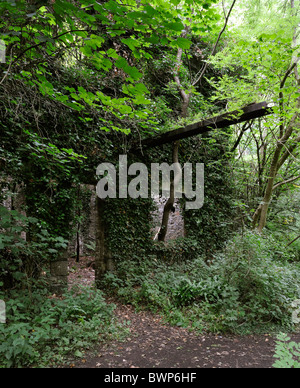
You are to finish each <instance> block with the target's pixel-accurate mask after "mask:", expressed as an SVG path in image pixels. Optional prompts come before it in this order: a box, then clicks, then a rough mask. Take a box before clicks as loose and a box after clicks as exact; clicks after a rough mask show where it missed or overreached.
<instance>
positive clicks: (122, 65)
mask: <svg viewBox="0 0 300 388" xmlns="http://www.w3.org/2000/svg"><path fill="white" fill-rule="evenodd" d="M115 66H116V67H117V68H118V69H121V70H123V71H124V72H125V73H126V74H128V75H129V76H130V78H129V80H130V81H138V80H139V79H140V78H141V77H142V73H140V72H139V71H138V70H137V68H136V67H133V66H130V65H128V62H127V61H126V59H125V58H123V57H119V58H118V59H117V61H116V62H115Z"/></svg>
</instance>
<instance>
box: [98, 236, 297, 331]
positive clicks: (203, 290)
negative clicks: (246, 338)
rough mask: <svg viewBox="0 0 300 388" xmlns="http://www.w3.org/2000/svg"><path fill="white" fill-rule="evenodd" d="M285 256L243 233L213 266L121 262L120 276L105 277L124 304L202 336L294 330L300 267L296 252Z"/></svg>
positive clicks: (272, 243)
mask: <svg viewBox="0 0 300 388" xmlns="http://www.w3.org/2000/svg"><path fill="white" fill-rule="evenodd" d="M283 253H284V252H283V250H282V244H281V242H278V241H276V239H274V237H273V236H272V235H269V236H265V237H260V236H258V235H257V234H254V233H252V232H245V234H244V235H243V236H237V237H235V238H234V239H232V240H231V241H229V242H228V243H227V245H226V247H225V249H224V250H223V251H222V252H220V253H218V254H216V255H214V257H213V258H212V259H211V260H210V262H205V258H203V257H199V258H198V259H196V260H193V261H186V262H185V263H183V262H180V263H174V262H173V263H172V264H170V263H168V262H165V263H163V262H161V261H160V260H157V258H156V257H151V258H149V259H148V260H145V259H143V260H140V261H138V262H134V261H132V262H131V264H129V263H120V265H119V266H118V271H117V272H116V273H108V274H107V275H106V276H105V279H104V285H105V286H106V289H108V290H109V291H110V292H111V293H112V294H113V295H116V296H117V297H118V298H121V299H122V300H123V301H124V302H125V303H133V304H134V305H135V306H136V307H137V308H150V309H151V310H153V311H155V312H159V313H162V314H163V316H164V317H165V319H166V320H167V321H168V322H170V323H172V324H175V325H178V326H184V327H193V328H195V329H197V330H199V331H200V332H201V331H203V330H204V331H211V332H216V333H224V332H231V333H232V332H233V333H243V334H245V333H250V332H266V331H267V332H268V331H276V330H278V329H280V328H285V329H286V330H292V328H293V325H292V319H291V316H292V302H293V301H294V300H296V299H298V298H299V295H300V282H299V271H300V267H299V262H297V263H295V262H291V261H290V258H291V257H293V256H292V252H290V253H289V254H287V253H284V254H283ZM296 253H297V251H296ZM282 254H283V255H282Z"/></svg>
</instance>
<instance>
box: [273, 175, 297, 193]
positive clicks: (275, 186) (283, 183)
mask: <svg viewBox="0 0 300 388" xmlns="http://www.w3.org/2000/svg"><path fill="white" fill-rule="evenodd" d="M298 179H300V175H298V176H294V177H293V178H290V179H287V180H285V181H282V182H279V183H276V185H274V186H273V190H275V189H277V188H278V187H280V186H282V185H287V184H288V183H292V182H295V181H297V180H298Z"/></svg>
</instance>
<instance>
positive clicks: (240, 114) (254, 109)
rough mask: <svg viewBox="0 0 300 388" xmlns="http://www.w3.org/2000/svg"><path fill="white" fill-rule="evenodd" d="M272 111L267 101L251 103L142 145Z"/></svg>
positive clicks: (225, 124) (179, 138)
mask: <svg viewBox="0 0 300 388" xmlns="http://www.w3.org/2000/svg"><path fill="white" fill-rule="evenodd" d="M271 113H273V109H272V108H271V107H269V105H268V103H267V102H260V103H258V104H256V103H254V104H250V105H247V106H246V107H244V108H242V109H241V110H239V111H234V112H230V113H224V114H222V115H220V116H216V117H213V118H211V119H207V120H203V121H199V122H197V123H194V124H189V125H187V126H186V127H181V128H178V129H175V130H174V131H170V132H166V133H163V134H161V135H158V136H155V137H151V138H147V139H144V140H142V142H141V146H143V147H147V148H151V147H157V146H160V145H162V144H166V143H173V142H174V141H176V140H181V139H185V138H187V137H191V136H196V135H200V134H202V133H205V132H209V131H211V130H213V129H222V128H226V127H229V126H230V125H233V124H238V123H242V122H244V121H248V120H252V119H256V118H259V117H263V116H267V115H269V114H271Z"/></svg>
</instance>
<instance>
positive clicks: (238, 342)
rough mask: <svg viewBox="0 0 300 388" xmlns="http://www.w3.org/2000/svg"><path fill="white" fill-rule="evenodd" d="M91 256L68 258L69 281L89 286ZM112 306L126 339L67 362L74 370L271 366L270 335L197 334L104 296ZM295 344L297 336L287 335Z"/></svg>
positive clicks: (298, 337) (299, 338)
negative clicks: (71, 260) (125, 327)
mask: <svg viewBox="0 0 300 388" xmlns="http://www.w3.org/2000/svg"><path fill="white" fill-rule="evenodd" d="M90 261H91V258H84V260H81V262H80V263H79V264H77V263H75V262H72V264H71V265H70V268H71V269H72V268H73V270H71V272H70V278H69V282H70V284H71V285H73V284H78V283H80V284H85V285H89V284H92V283H93V281H94V271H93V269H92V268H91V267H87V263H88V262H90ZM107 302H108V303H114V304H115V305H116V306H117V307H116V310H115V317H116V318H117V320H118V321H119V322H120V323H122V324H124V325H126V326H127V327H128V329H129V334H128V336H127V338H126V339H125V340H122V341H111V342H109V343H107V344H104V345H103V344H102V345H99V347H98V349H97V350H96V353H93V355H90V356H88V355H86V357H85V359H83V360H81V361H79V362H76V363H70V365H69V366H70V367H73V368H272V365H273V363H274V362H275V359H274V357H273V356H274V352H275V338H274V337H272V336H271V335H269V334H265V335H247V336H233V335H213V334H201V335H197V334H196V333H195V332H191V331H190V330H188V329H185V328H180V327H173V326H170V325H168V324H166V323H165V322H164V321H163V319H162V318H161V317H160V316H156V315H153V314H152V313H151V312H147V311H139V312H136V311H135V309H134V308H133V307H132V306H128V305H122V304H121V303H118V302H116V301H115V300H110V299H108V300H107ZM292 338H293V340H295V341H296V342H300V334H296V335H293V336H292Z"/></svg>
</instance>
